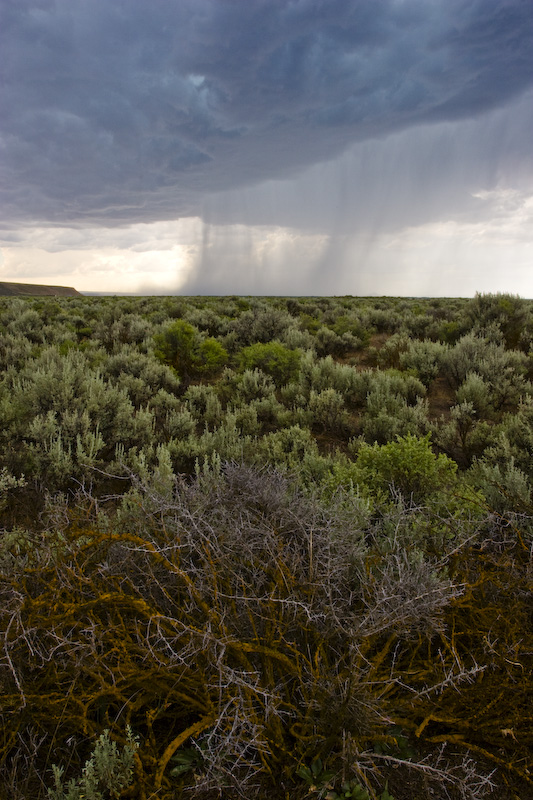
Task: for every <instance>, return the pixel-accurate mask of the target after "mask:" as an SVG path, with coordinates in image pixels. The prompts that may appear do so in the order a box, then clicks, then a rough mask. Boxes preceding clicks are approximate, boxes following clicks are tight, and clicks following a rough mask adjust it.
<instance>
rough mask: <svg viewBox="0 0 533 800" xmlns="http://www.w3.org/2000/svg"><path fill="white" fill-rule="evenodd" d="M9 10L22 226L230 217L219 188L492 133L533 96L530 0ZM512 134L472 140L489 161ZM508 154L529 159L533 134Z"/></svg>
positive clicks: (8, 6)
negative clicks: (432, 132) (450, 134)
mask: <svg viewBox="0 0 533 800" xmlns="http://www.w3.org/2000/svg"><path fill="white" fill-rule="evenodd" d="M0 12H1V15H2V20H1V21H0V26H1V27H0V29H1V34H0V36H1V40H0V48H1V52H2V72H3V75H2V83H3V88H2V90H1V91H2V101H1V102H2V108H3V115H2V121H1V128H2V132H1V139H0V159H1V161H0V165H1V186H2V189H1V193H0V202H1V204H2V209H3V217H4V221H5V222H4V224H5V225H6V226H12V225H13V224H16V223H21V224H24V223H26V224H32V223H35V224H46V223H47V224H67V225H68V224H74V225H76V224H102V225H117V224H121V223H135V222H151V221H156V220H164V219H172V218H176V217H178V216H185V215H197V214H202V213H203V211H204V209H205V213H206V214H207V215H209V214H211V215H213V214H214V216H215V217H216V216H217V214H218V215H219V216H223V214H221V212H220V209H219V210H218V211H216V209H215V210H213V207H212V206H209V203H207V205H206V198H209V196H210V195H211V194H212V193H215V192H224V193H226V194H227V193H228V192H229V193H231V191H232V190H236V189H237V188H241V187H249V186H253V185H255V184H258V183H260V182H261V181H264V180H267V179H277V180H281V179H284V178H286V177H288V176H290V175H295V174H297V172H298V171H299V170H302V169H303V168H304V167H309V166H311V165H313V164H318V163H320V162H323V161H325V160H328V159H333V158H335V157H336V156H338V155H339V154H340V153H342V152H343V151H345V150H346V148H347V147H348V146H349V145H351V144H353V143H355V142H365V141H367V140H372V139H375V138H376V137H386V136H388V135H390V134H393V133H401V132H402V131H406V130H409V129H412V128H414V127H418V126H420V125H425V124H428V125H433V124H434V123H437V122H440V123H442V122H448V123H450V124H454V123H456V122H458V121H461V120H468V119H470V118H474V121H475V118H479V117H480V115H482V114H484V113H486V112H488V111H491V110H495V109H498V108H500V107H504V106H508V105H509V103H511V102H512V101H517V99H518V98H519V96H520V95H521V94H523V92H524V91H525V90H526V89H527V88H528V86H531V85H532V84H533V69H532V68H531V53H532V52H533V7H532V3H531V0H469V1H468V2H466V0H357V2H355V0H352V1H351V2H349V1H348V0H293V1H292V2H291V1H289V0H175V1H174V2H170V1H168V2H164V1H163V0H151V2H148V0H112V2H111V1H110V0H91V2H83V0H1V4H0ZM519 106H520V104H518V106H517V108H518V107H519ZM520 113H521V114H522V115H523V118H521V119H520V120H519V123H520V126H519V127H520V130H522V131H523V130H524V127H523V124H522V123H523V122H524V119H525V116H524V115H525V114H526V112H525V111H524V109H523V108H522V110H521V112H520ZM493 127H494V126H493ZM417 136H418V137H419V140H420V142H421V143H422V149H423V147H424V146H426V145H425V144H424V142H425V141H426V140H425V139H424V135H423V133H416V136H415V139H416V137H417ZM498 136H500V139H501V137H502V136H504V133H498V131H497V130H496V129H494V130H493V135H492V137H491V138H490V141H489V140H487V141H486V142H485V143H483V142H481V144H480V148H478V155H477V157H476V156H475V152H476V148H475V147H473V146H472V145H471V144H470V145H468V147H470V150H471V152H472V154H473V156H472V157H473V163H480V160H482V159H481V156H480V155H479V152H481V151H483V153H484V158H485V163H488V159H490V157H491V148H493V147H494V146H495V144H494V143H495V142H496V143H497V144H498V143H499V144H498V146H499V145H501V141H500V140H499V139H498ZM417 141H418V140H417ZM415 146H416V142H415ZM431 146H432V147H433V146H434V145H433V144H432V145H431ZM448 146H449V147H453V143H452V142H451V141H448ZM504 146H505V149H506V150H507V151H510V158H511V161H512V152H513V151H514V150H516V152H517V154H518V155H517V160H520V157H521V155H523V154H524V153H525V151H526V144H525V137H523V136H522V137H518V138H517V137H515V138H514V139H513V140H512V141H509V142H506V143H504ZM368 147H369V148H370V149H369V151H368V153H369V156H368V158H370V159H371V158H372V157H374V156H375V153H378V154H379V143H378V144H375V143H374V144H373V143H371V142H369V145H368ZM359 152H360V155H359V156H358V157H359V158H361V159H363V160H364V158H365V155H364V153H365V151H364V150H360V151H359ZM498 152H499V150H498ZM448 156H449V154H448ZM446 157H447V156H446V153H444V160H446ZM359 170H360V171H361V170H363V171H364V164H362V165H361V167H360V168H359ZM347 191H348V192H352V193H353V191H352V190H351V189H350V190H347ZM228 196H229V195H228ZM262 202H263V205H264V201H262ZM354 202H355V201H354ZM358 202H359V201H358ZM295 204H296V198H295V202H294V203H292V205H291V208H294V207H295ZM260 207H261V203H259V206H258V209H259V210H258V212H257V216H258V218H259V217H261V214H260ZM265 216H266V217H268V214H267V213H266V212H265ZM274 216H276V219H275V220H272V221H275V222H279V221H280V220H279V218H278V217H279V214H277V215H274ZM316 216H319V215H318V214H317V215H316ZM322 216H323V215H322ZM262 219H263V218H261V219H258V220H256V221H259V222H261V221H262ZM265 221H269V220H266V219H265ZM302 224H305V222H304V221H302ZM308 224H313V223H312V222H309V221H308Z"/></svg>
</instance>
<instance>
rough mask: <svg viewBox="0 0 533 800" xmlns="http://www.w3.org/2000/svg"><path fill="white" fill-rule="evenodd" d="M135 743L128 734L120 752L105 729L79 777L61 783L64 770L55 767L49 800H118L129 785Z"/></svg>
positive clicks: (129, 731)
mask: <svg viewBox="0 0 533 800" xmlns="http://www.w3.org/2000/svg"><path fill="white" fill-rule="evenodd" d="M136 749H137V743H136V741H135V739H134V737H133V734H132V733H131V730H129V729H128V731H127V743H126V744H125V745H124V747H123V748H122V750H119V748H118V746H117V743H116V742H114V741H112V740H111V739H110V736H109V731H108V730H105V731H104V732H103V733H102V735H101V736H100V737H99V739H98V741H97V742H96V744H95V746H94V750H93V752H92V755H91V757H90V758H89V759H88V761H87V762H86V763H85V766H84V767H83V771H82V774H81V776H80V777H79V778H78V779H76V778H72V779H71V780H70V781H69V782H68V783H67V784H66V785H64V784H63V781H62V777H63V771H64V770H63V768H62V767H58V766H57V765H55V764H54V766H53V767H52V771H53V774H54V783H55V787H54V788H53V789H48V797H49V800H107V798H117V797H119V796H120V793H121V792H122V790H123V789H124V788H126V786H128V785H129V784H130V783H131V779H132V776H133V764H134V756H135V750H136Z"/></svg>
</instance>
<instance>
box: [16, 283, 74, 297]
mask: <svg viewBox="0 0 533 800" xmlns="http://www.w3.org/2000/svg"><path fill="white" fill-rule="evenodd" d="M52 295H59V296H61V297H82V295H81V294H80V293H79V292H77V291H76V289H73V288H72V287H70V286H41V285H39V284H36V283H7V282H5V281H0V297H21V296H26V297H34V296H37V297H50V296H52Z"/></svg>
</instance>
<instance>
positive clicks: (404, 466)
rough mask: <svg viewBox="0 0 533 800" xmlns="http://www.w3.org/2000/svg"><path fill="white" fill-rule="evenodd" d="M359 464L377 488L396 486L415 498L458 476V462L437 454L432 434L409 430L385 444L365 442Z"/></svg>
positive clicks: (361, 448)
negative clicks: (420, 435)
mask: <svg viewBox="0 0 533 800" xmlns="http://www.w3.org/2000/svg"><path fill="white" fill-rule="evenodd" d="M356 465H357V467H358V468H359V469H360V470H362V472H363V474H364V475H365V476H366V481H365V482H366V483H367V485H369V486H375V487H376V488H388V487H393V488H395V489H398V490H400V491H401V492H402V493H403V494H405V495H408V496H409V495H412V496H413V497H414V498H415V499H419V498H421V497H424V496H426V495H428V494H430V493H432V492H435V491H437V490H438V489H441V488H443V487H445V486H447V485H449V484H450V483H452V482H453V481H454V480H455V474H456V471H457V464H456V463H455V462H454V461H452V459H451V458H448V457H447V456H445V455H438V456H437V455H435V454H434V452H433V450H432V449H431V443H430V437H429V434H428V435H427V436H424V437H423V438H422V439H420V438H418V437H416V436H412V435H411V434H407V435H406V436H398V437H397V438H396V441H395V442H389V443H388V444H385V445H379V444H373V445H368V444H366V443H365V444H363V445H361V447H360V449H359V452H358V454H357V460H356Z"/></svg>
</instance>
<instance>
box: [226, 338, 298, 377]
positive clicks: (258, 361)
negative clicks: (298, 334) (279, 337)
mask: <svg viewBox="0 0 533 800" xmlns="http://www.w3.org/2000/svg"><path fill="white" fill-rule="evenodd" d="M299 364H300V352H299V351H298V350H289V348H288V347H285V345H283V344H281V342H268V343H267V344H262V343H257V344H252V345H250V346H249V347H245V348H243V350H242V351H241V355H240V366H241V369H242V370H254V369H260V370H262V371H263V372H265V373H266V374H267V375H270V377H271V378H273V380H274V382H275V383H276V385H277V386H282V385H283V384H286V383H289V381H291V380H293V379H295V378H296V376H297V374H298V369H299Z"/></svg>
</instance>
